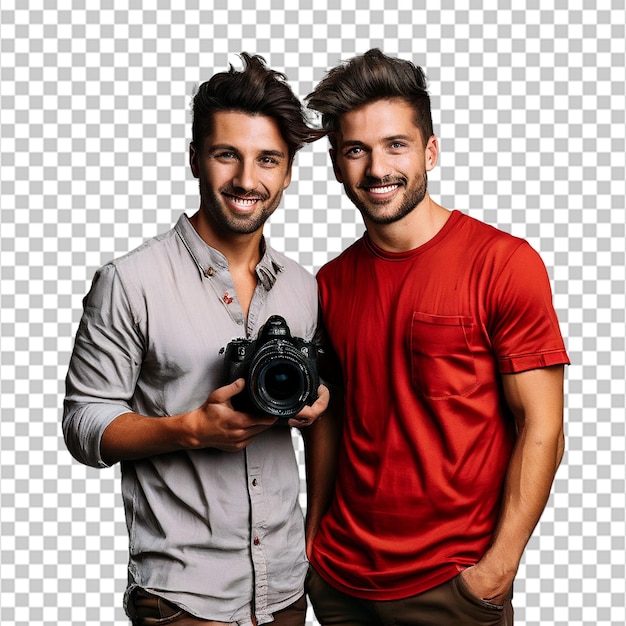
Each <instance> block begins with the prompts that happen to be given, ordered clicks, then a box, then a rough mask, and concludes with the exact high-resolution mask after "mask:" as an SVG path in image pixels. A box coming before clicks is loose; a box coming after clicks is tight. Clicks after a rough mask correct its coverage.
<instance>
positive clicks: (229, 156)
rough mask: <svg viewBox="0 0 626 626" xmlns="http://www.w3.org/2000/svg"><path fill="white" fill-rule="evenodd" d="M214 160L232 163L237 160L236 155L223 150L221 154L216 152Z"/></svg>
mask: <svg viewBox="0 0 626 626" xmlns="http://www.w3.org/2000/svg"><path fill="white" fill-rule="evenodd" d="M215 158H216V159H220V160H221V161H233V160H234V159H236V158H237V155H236V154H235V153H234V152H231V151H229V150H224V151H223V152H218V153H217V154H216V155H215Z"/></svg>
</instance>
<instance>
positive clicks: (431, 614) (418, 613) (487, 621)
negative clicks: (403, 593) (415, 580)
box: [306, 567, 513, 626]
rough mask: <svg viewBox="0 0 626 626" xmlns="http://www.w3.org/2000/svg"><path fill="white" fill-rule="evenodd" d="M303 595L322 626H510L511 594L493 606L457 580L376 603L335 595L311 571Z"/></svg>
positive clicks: (318, 576)
mask: <svg viewBox="0 0 626 626" xmlns="http://www.w3.org/2000/svg"><path fill="white" fill-rule="evenodd" d="M306 591H307V593H308V594H309V599H310V600H311V604H312V605H313V610H314V611H315V616H316V617H317V619H318V621H319V622H320V624H322V626H512V625H513V605H512V604H511V598H512V595H513V594H512V592H511V593H510V594H509V596H508V597H507V599H506V601H505V603H504V605H502V606H500V605H494V604H490V603H488V602H485V601H484V600H481V599H479V598H476V597H474V595H473V594H472V593H471V592H470V591H469V589H468V588H467V586H466V585H465V583H464V582H463V580H462V579H461V577H460V576H457V577H456V578H453V579H452V580H450V581H448V582H447V583H444V584H443V585H439V586H438V587H435V588H434V589H430V590H428V591H425V592H424V593H420V594H417V595H415V596H411V597H409V598H403V599H401V600H387V601H383V602H376V601H372V600H362V599H360V598H354V597H353V596H349V595H347V594H345V593H342V592H340V591H337V590H336V589H335V588H334V587H331V586H330V585H329V584H328V583H327V582H325V581H324V580H323V579H322V577H321V576H320V575H319V574H318V573H317V572H316V571H315V570H314V569H313V568H312V567H309V572H308V575H307V580H306Z"/></svg>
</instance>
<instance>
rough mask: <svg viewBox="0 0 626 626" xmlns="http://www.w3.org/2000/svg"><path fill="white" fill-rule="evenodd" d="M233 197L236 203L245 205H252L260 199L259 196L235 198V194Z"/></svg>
mask: <svg viewBox="0 0 626 626" xmlns="http://www.w3.org/2000/svg"><path fill="white" fill-rule="evenodd" d="M231 199H232V201H233V202H234V203H235V204H238V205H239V206H243V207H249V206H252V205H253V204H255V203H256V202H257V201H258V198H235V197H234V196H231Z"/></svg>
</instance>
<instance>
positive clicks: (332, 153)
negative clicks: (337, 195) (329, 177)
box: [328, 148, 343, 183]
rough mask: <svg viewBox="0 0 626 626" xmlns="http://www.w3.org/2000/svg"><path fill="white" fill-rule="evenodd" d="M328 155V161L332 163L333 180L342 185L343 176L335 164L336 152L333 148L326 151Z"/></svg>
mask: <svg viewBox="0 0 626 626" xmlns="http://www.w3.org/2000/svg"><path fill="white" fill-rule="evenodd" d="M328 154H330V160H331V161H332V164H333V172H335V178H336V179H337V182H340V183H343V176H342V174H341V170H340V169H339V165H338V163H337V151H336V150H335V149H334V148H331V149H330V150H329V151H328Z"/></svg>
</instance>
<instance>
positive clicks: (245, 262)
mask: <svg viewBox="0 0 626 626" xmlns="http://www.w3.org/2000/svg"><path fill="white" fill-rule="evenodd" d="M189 221H190V222H191V225H192V226H193V227H194V228H195V229H196V232H197V233H198V235H200V237H201V238H202V240H203V241H204V242H205V243H207V244H208V245H209V246H211V247H212V248H215V249H216V250H219V251H220V252H221V253H222V254H223V255H224V256H225V257H226V260H227V261H228V266H229V267H230V268H231V270H232V269H234V268H239V269H244V268H248V269H249V270H250V272H251V273H254V270H255V268H256V266H257V264H258V263H259V261H260V260H261V241H262V239H263V229H262V228H260V229H259V230H256V231H255V232H253V233H250V234H238V233H232V232H223V231H220V230H218V229H217V228H215V226H214V225H213V224H212V223H211V222H210V221H209V220H207V219H206V217H205V215H204V211H202V209H201V210H199V211H198V212H197V213H195V214H194V215H193V216H192V217H190V218H189Z"/></svg>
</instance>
